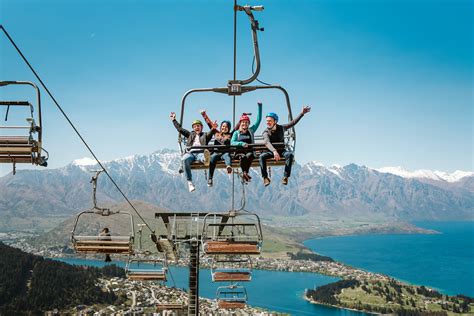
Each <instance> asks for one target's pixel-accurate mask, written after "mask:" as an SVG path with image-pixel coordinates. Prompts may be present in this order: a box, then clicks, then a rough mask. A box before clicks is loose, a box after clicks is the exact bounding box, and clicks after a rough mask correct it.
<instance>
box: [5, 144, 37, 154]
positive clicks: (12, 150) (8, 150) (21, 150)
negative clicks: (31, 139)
mask: <svg viewBox="0 0 474 316" xmlns="http://www.w3.org/2000/svg"><path fill="white" fill-rule="evenodd" d="M31 152H33V147H32V146H25V147H20V146H18V147H17V146H15V147H9V146H7V147H5V146H2V145H0V155H1V154H9V155H24V154H27V153H31Z"/></svg>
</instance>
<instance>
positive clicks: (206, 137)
mask: <svg viewBox="0 0 474 316" xmlns="http://www.w3.org/2000/svg"><path fill="white" fill-rule="evenodd" d="M173 125H174V127H175V128H176V130H177V131H178V132H179V133H180V134H181V135H183V136H184V137H186V149H188V150H189V149H191V147H192V145H193V142H194V138H195V137H196V132H195V131H192V132H190V131H188V130H187V129H185V128H183V127H182V126H181V125H180V124H179V123H178V121H176V120H173ZM215 133H216V130H215V129H212V130H210V131H209V132H207V133H203V132H201V133H200V134H199V142H200V143H201V146H205V145H207V144H208V143H209V141H210V140H211V138H212V135H214V134H215Z"/></svg>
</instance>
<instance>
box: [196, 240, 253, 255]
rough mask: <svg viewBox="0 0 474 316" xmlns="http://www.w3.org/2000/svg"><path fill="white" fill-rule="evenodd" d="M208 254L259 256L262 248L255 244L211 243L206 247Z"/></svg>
mask: <svg viewBox="0 0 474 316" xmlns="http://www.w3.org/2000/svg"><path fill="white" fill-rule="evenodd" d="M204 251H205V252H206V254H211V255H214V254H216V255H217V254H247V255H258V254H260V248H259V247H258V245H257V244H255V243H243V242H239V243H236V242H221V241H210V242H207V243H206V244H205V245H204Z"/></svg>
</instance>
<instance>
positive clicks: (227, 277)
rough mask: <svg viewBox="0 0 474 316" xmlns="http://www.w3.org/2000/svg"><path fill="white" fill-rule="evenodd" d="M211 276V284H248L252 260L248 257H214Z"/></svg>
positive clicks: (250, 277)
mask: <svg viewBox="0 0 474 316" xmlns="http://www.w3.org/2000/svg"><path fill="white" fill-rule="evenodd" d="M211 275H212V281H213V282H249V281H251V280H252V260H251V259H250V256H214V257H213V259H212V264H211Z"/></svg>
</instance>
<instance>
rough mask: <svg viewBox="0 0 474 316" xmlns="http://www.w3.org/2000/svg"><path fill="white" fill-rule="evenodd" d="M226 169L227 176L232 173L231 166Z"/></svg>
mask: <svg viewBox="0 0 474 316" xmlns="http://www.w3.org/2000/svg"><path fill="white" fill-rule="evenodd" d="M226 169H227V174H231V173H232V167H231V166H227V167H226Z"/></svg>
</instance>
